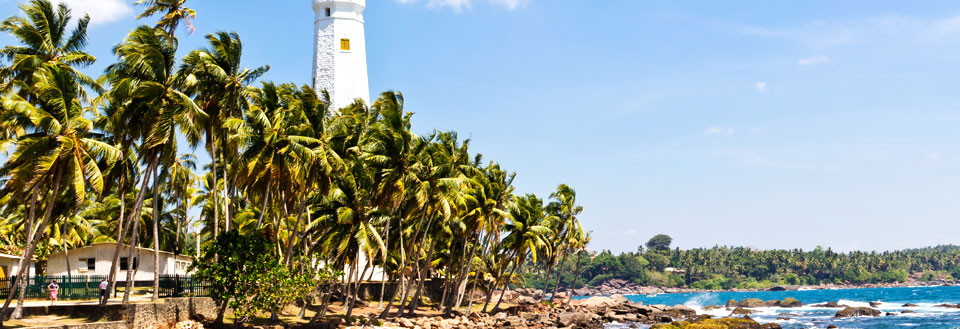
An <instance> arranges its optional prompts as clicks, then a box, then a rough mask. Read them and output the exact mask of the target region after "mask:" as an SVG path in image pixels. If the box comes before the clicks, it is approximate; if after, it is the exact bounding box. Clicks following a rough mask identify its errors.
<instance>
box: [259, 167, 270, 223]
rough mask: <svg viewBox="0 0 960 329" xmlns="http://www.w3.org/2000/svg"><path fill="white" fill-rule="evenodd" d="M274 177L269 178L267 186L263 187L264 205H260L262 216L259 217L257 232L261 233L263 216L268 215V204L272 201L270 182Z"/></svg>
mask: <svg viewBox="0 0 960 329" xmlns="http://www.w3.org/2000/svg"><path fill="white" fill-rule="evenodd" d="M271 178H273V177H272V176H267V184H265V185H266V186H264V187H263V204H262V205H260V216H259V217H257V231H260V225H262V224H263V214H266V213H267V202H269V201H270V180H271Z"/></svg>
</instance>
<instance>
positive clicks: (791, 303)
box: [777, 297, 803, 307]
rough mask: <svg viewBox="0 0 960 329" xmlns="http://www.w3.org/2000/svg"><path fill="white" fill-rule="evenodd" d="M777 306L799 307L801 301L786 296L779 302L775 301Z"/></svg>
mask: <svg viewBox="0 0 960 329" xmlns="http://www.w3.org/2000/svg"><path fill="white" fill-rule="evenodd" d="M777 306H780V307H800V306H803V303H801V302H800V301H799V300H796V299H794V298H790V297H787V298H784V299H783V300H781V301H780V302H779V303H777Z"/></svg>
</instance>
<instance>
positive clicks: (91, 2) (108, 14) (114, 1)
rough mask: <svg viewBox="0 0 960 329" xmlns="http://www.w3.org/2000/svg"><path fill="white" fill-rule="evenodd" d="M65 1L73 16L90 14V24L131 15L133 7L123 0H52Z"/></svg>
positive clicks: (116, 19) (103, 22)
mask: <svg viewBox="0 0 960 329" xmlns="http://www.w3.org/2000/svg"><path fill="white" fill-rule="evenodd" d="M54 2H55V3H65V4H67V7H70V9H72V10H73V17H74V18H79V17H83V15H84V14H89V15H90V24H91V25H96V24H106V23H110V22H115V21H118V20H121V19H124V18H127V17H133V8H131V7H130V5H129V4H127V2H126V1H124V0H54Z"/></svg>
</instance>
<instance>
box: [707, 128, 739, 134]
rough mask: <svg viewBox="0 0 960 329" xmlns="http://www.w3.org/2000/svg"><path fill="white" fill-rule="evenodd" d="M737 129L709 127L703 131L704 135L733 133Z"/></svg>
mask: <svg viewBox="0 0 960 329" xmlns="http://www.w3.org/2000/svg"><path fill="white" fill-rule="evenodd" d="M736 132H737V129H734V128H730V127H710V128H707V130H706V131H704V132H703V134H704V135H733V134H735V133H736Z"/></svg>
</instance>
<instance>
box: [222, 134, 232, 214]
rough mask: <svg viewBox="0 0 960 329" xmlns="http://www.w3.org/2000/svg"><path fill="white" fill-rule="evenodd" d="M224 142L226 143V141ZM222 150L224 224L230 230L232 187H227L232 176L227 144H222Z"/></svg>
mask: <svg viewBox="0 0 960 329" xmlns="http://www.w3.org/2000/svg"><path fill="white" fill-rule="evenodd" d="M221 141H222V140H221ZM222 142H223V143H224V144H226V141H222ZM220 152H222V153H223V222H224V225H226V230H227V231H230V197H229V195H228V194H229V193H230V192H229V191H230V189H229V188H227V177H228V176H230V175H229V172H230V165H229V164H228V163H227V146H226V145H222V147H221V148H220Z"/></svg>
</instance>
